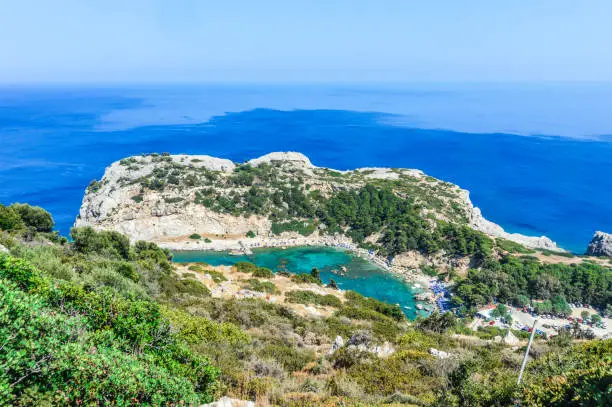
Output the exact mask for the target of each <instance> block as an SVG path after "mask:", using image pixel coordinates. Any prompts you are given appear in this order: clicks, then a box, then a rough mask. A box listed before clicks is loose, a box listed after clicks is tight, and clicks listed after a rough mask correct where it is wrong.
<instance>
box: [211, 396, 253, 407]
mask: <svg viewBox="0 0 612 407" xmlns="http://www.w3.org/2000/svg"><path fill="white" fill-rule="evenodd" d="M200 407H255V402H253V401H248V400H238V399H232V398H229V397H227V396H224V397H221V398H220V399H219V400H217V401H215V402H212V403H208V404H202V405H201V406H200Z"/></svg>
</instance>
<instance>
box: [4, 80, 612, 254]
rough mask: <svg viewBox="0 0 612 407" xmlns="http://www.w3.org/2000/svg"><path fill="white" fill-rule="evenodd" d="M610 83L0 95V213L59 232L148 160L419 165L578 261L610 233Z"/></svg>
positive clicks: (11, 90)
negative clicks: (96, 185)
mask: <svg viewBox="0 0 612 407" xmlns="http://www.w3.org/2000/svg"><path fill="white" fill-rule="evenodd" d="M611 105H612V85H610V84H557V85H553V84H547V85H527V84H522V85H517V84H505V85H504V84H497V85H495V84H487V85H485V84H437V85H434V84H428V85H418V84H414V85H396V86H391V85H385V86H353V87H351V86H342V87H335V86H323V85H317V86H306V85H299V86H298V85H293V86H289V85H286V86H278V85H276V86H272V85H260V86H255V85H223V86H208V85H193V86H188V85H181V86H157V87H144V86H140V87H135V86H122V87H119V86H116V87H107V88H104V87H29V88H24V87H4V88H0V151H1V153H2V154H1V155H0V157H1V158H0V202H2V203H10V202H15V201H20V202H30V203H32V204H36V205H40V206H43V207H45V208H47V209H48V210H50V211H51V212H52V214H53V215H54V217H55V219H56V222H57V224H58V227H59V229H60V230H61V232H63V233H67V232H68V230H69V228H70V226H71V224H72V223H73V222H74V218H75V216H76V215H77V212H78V208H79V206H80V203H81V199H82V195H83V192H84V190H85V187H86V186H87V184H88V183H89V182H90V181H91V180H92V179H94V178H98V179H99V178H100V177H101V176H102V174H103V172H104V168H105V167H106V166H107V165H109V164H110V163H111V162H113V161H115V160H118V159H120V158H122V157H124V156H127V155H133V154H140V153H145V152H164V151H168V152H171V153H191V154H209V155H214V156H220V157H227V158H230V159H233V160H235V161H243V160H246V159H249V158H252V157H256V156H259V155H262V154H265V153H268V152H270V151H279V150H293V151H300V152H303V153H305V154H306V155H308V156H309V157H310V158H311V160H312V161H313V163H314V164H315V165H320V166H329V167H332V168H337V169H350V168H355V167H362V166H387V167H408V168H420V169H422V170H424V171H425V172H427V173H428V174H430V175H432V176H435V177H439V178H442V179H444V180H448V181H451V182H454V183H457V184H459V185H460V186H461V187H463V188H466V189H469V190H470V191H471V196H472V200H473V201H474V203H475V204H476V205H477V206H479V207H481V209H482V210H483V213H484V215H485V216H486V217H487V218H489V219H491V220H493V221H494V222H497V223H499V224H501V225H502V226H504V227H505V228H506V229H507V230H509V231H513V232H521V233H526V234H535V235H542V234H546V235H548V236H550V237H551V238H552V239H553V240H555V241H557V242H558V243H559V244H560V245H561V246H563V247H566V248H568V249H571V250H574V251H577V252H582V251H584V249H585V247H586V245H587V243H588V241H589V240H590V237H591V235H592V233H593V232H594V231H595V230H603V231H608V232H612V176H611V174H612V137H610V135H611V134H612V115H611V114H610V113H609V112H610V106H611Z"/></svg>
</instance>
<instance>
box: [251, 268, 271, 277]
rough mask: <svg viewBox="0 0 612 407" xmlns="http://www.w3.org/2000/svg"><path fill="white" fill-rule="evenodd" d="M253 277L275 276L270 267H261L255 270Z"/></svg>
mask: <svg viewBox="0 0 612 407" xmlns="http://www.w3.org/2000/svg"><path fill="white" fill-rule="evenodd" d="M253 277H259V278H274V273H273V272H272V270H270V269H269V268H265V267H259V268H258V269H257V270H255V271H253Z"/></svg>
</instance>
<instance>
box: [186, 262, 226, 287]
mask: <svg viewBox="0 0 612 407" xmlns="http://www.w3.org/2000/svg"><path fill="white" fill-rule="evenodd" d="M187 269H188V270H189V271H196V272H198V273H202V274H208V275H209V276H210V277H211V278H212V279H213V281H214V282H215V283H222V282H224V281H227V278H225V276H224V275H223V273H221V272H219V271H217V270H211V269H209V268H208V264H205V263H201V264H191V265H190V266H189V267H187Z"/></svg>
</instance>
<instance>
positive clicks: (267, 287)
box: [245, 278, 280, 294]
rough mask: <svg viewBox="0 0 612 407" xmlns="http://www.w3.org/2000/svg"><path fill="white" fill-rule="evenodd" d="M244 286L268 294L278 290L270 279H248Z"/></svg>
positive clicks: (275, 292) (276, 292)
mask: <svg viewBox="0 0 612 407" xmlns="http://www.w3.org/2000/svg"><path fill="white" fill-rule="evenodd" d="M245 288H247V289H249V290H252V291H259V292H264V293H268V294H278V293H279V292H280V291H278V289H277V288H276V286H275V285H274V283H272V282H270V281H259V280H258V279H256V278H250V279H248V280H247V284H246V286H245Z"/></svg>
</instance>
